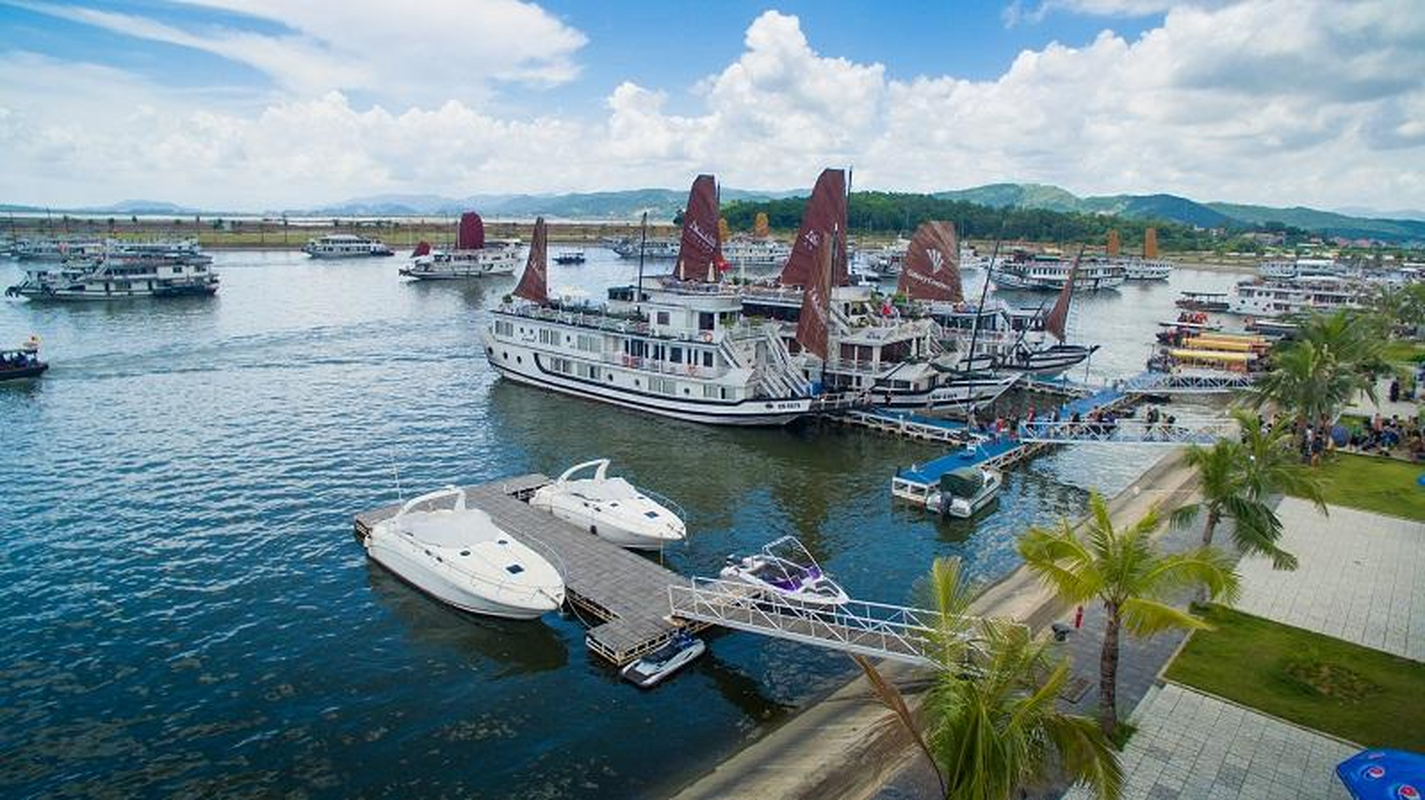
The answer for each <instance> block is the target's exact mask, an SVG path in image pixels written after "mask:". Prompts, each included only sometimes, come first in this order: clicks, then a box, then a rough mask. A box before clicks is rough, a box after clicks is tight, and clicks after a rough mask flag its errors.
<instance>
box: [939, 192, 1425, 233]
mask: <svg viewBox="0 0 1425 800" xmlns="http://www.w3.org/2000/svg"><path fill="white" fill-rule="evenodd" d="M935 196H936V197H942V198H946V199H949V200H963V201H966V202H969V203H976V204H979V205H987V206H995V207H997V208H1003V207H1005V206H1011V207H1014V208H1042V209H1046V210H1049V211H1076V212H1079V213H1085V214H1117V215H1120V216H1124V217H1129V218H1132V219H1162V220H1168V221H1171V222H1181V223H1185V224H1188V225H1196V226H1199V227H1202V228H1229V229H1249V228H1260V227H1261V226H1263V225H1265V224H1267V223H1269V222H1279V223H1281V224H1283V225H1290V226H1294V227H1297V228H1301V229H1302V230H1306V231H1310V232H1312V233H1317V234H1320V235H1322V236H1344V237H1347V238H1350V239H1381V240H1385V241H1392V242H1410V241H1414V242H1425V220H1419V219H1411V218H1408V217H1407V218H1403V219H1400V218H1394V219H1393V218H1379V217H1361V216H1351V215H1347V214H1341V213H1337V212H1334V211H1319V210H1317V209H1314V208H1303V207H1301V206H1297V207H1295V208H1273V207H1271V206H1255V205H1244V204H1241V203H1220V202H1213V203H1199V202H1197V201H1196V200H1189V199H1188V198H1186V197H1179V196H1177V195H1173V194H1142V195H1134V194H1116V195H1106V196H1099V197H1079V196H1078V195H1075V194H1073V193H1071V192H1069V191H1067V190H1065V189H1061V188H1059V187H1058V186H1049V185H1045V184H1039V183H992V184H989V185H987V186H977V187H975V188H973V189H959V190H955V191H946V192H936V193H935Z"/></svg>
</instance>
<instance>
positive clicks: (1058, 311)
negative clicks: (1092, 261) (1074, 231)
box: [1044, 249, 1084, 342]
mask: <svg viewBox="0 0 1425 800" xmlns="http://www.w3.org/2000/svg"><path fill="white" fill-rule="evenodd" d="M1083 255H1084V251H1083V250H1082V249H1080V250H1079V254H1078V255H1077V256H1075V257H1074V266H1072V267H1070V268H1069V278H1068V280H1066V281H1064V288H1062V289H1060V290H1059V297H1058V299H1056V300H1055V301H1054V307H1053V308H1051V309H1049V316H1047V317H1045V318H1044V330H1046V331H1048V332H1049V333H1051V334H1053V336H1054V338H1055V339H1058V340H1059V341H1061V342H1062V341H1064V336H1065V328H1066V327H1067V325H1068V323H1069V302H1070V301H1071V300H1073V299H1074V282H1075V281H1077V280H1078V279H1079V259H1080V258H1082V257H1083Z"/></svg>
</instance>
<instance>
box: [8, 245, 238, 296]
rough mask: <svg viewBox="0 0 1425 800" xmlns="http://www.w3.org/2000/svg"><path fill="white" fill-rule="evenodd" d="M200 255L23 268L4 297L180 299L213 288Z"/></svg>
mask: <svg viewBox="0 0 1425 800" xmlns="http://www.w3.org/2000/svg"><path fill="white" fill-rule="evenodd" d="M210 262H211V259H210V258H209V257H208V256H205V255H201V254H200V255H199V256H195V257H186V256H153V255H127V254H124V253H122V252H109V253H106V254H105V255H103V256H101V257H99V258H95V259H90V258H82V259H73V260H69V261H64V262H61V263H60V264H58V265H44V266H36V267H32V268H29V269H26V270H25V277H24V280H22V281H21V282H20V283H19V284H17V285H15V286H11V287H10V288H8V289H6V290H5V294H6V295H8V296H16V297H28V298H31V299H34V300H123V299H129V298H136V297H184V296H192V295H211V294H214V293H215V292H217V291H218V275H217V273H216V272H214V271H213V270H212V268H211V267H210V266H209V263H210Z"/></svg>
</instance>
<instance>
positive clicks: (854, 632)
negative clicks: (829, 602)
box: [668, 578, 939, 666]
mask: <svg viewBox="0 0 1425 800" xmlns="http://www.w3.org/2000/svg"><path fill="white" fill-rule="evenodd" d="M668 602H669V604H670V605H671V606H672V608H673V615H674V616H676V617H678V618H680V619H686V620H695V621H698V622H703V623H707V624H709V625H719V626H722V627H724V628H733V629H736V630H740V631H747V632H749V633H757V634H761V635H763V636H771V637H774V638H778V639H788V640H790V641H794V642H800V643H802V644H809V645H815V646H817V647H825V648H829V649H832V650H839V651H841V652H844V653H856V654H858V655H863V656H867V657H869V658H885V659H890V660H893V661H902V662H905V663H909V664H918V665H922V666H931V665H933V664H934V663H935V662H934V660H933V659H931V658H930V657H929V656H928V655H927V653H928V652H929V651H930V647H931V642H932V641H933V632H934V629H935V625H936V620H937V619H938V618H939V615H938V614H937V613H936V612H934V611H926V610H924V609H919V608H908V607H905V606H894V605H888V604H885V603H871V602H867V601H864V600H850V601H848V602H846V603H844V604H842V605H839V606H821V607H809V606H807V605H806V604H804V603H797V602H794V601H791V600H788V599H787V598H785V597H783V596H781V595H779V594H775V593H773V592H766V591H762V590H759V589H757V588H755V587H753V586H749V585H748V584H745V583H740V582H734V581H723V580H716V579H712V578H693V579H692V582H691V583H685V584H683V585H681V586H670V587H668Z"/></svg>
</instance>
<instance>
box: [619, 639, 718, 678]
mask: <svg viewBox="0 0 1425 800" xmlns="http://www.w3.org/2000/svg"><path fill="white" fill-rule="evenodd" d="M707 649H708V646H707V645H706V644H703V640H702V639H697V638H694V637H692V636H689V635H687V634H685V633H680V634H678V635H677V636H675V637H673V640H672V641H670V642H668V644H665V645H663V646H662V647H660V648H658V649H657V650H654V651H653V652H652V653H649V654H648V655H646V656H644V657H643V658H640V659H638V660H637V661H635V662H633V663H632V664H629V665H628V666H626V667H624V668H623V669H622V670H619V675H622V676H623V679H624V680H626V681H628V682H630V683H632V684H633V685H635V686H637V687H638V688H640V689H652V688H653V687H654V686H657V685H658V684H660V683H662V682H663V681H664V680H665V679H667V678H668V677H669V676H671V675H672V674H673V673H675V672H677V671H678V670H680V669H682V668H683V667H686V666H688V665H689V664H691V663H693V662H694V661H695V660H697V658H698V656H701V655H702V654H703V653H704V652H706V651H707Z"/></svg>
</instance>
